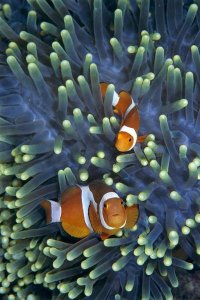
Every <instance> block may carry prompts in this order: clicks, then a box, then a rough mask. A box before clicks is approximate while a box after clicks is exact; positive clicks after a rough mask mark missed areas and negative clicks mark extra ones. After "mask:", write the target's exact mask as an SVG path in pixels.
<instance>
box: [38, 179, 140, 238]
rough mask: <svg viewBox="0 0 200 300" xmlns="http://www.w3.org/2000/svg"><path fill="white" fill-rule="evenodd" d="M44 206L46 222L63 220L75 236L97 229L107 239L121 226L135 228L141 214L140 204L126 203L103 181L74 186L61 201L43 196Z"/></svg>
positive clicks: (66, 230)
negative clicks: (126, 204) (129, 204)
mask: <svg viewBox="0 0 200 300" xmlns="http://www.w3.org/2000/svg"><path fill="white" fill-rule="evenodd" d="M41 206H42V207H43V208H44V210H45V214H46V220H47V223H54V222H60V223H61V226H62V228H63V229H64V231H65V232H66V233H67V234H69V235H71V236H72V237H76V238H84V237H86V236H88V235H89V234H90V233H91V232H95V233H97V234H100V237H101V239H102V240H105V239H106V238H108V237H109V236H110V235H113V234H116V233H117V232H118V231H119V229H120V228H127V229H130V228H132V227H133V226H134V225H135V223H136V222H137V219H138V215H139V209H138V205H133V206H131V207H125V206H124V202H123V200H122V199H121V198H120V197H119V196H118V195H117V194H116V193H115V192H114V191H113V190H112V188H110V187H109V186H107V185H106V184H105V183H103V182H102V181H93V182H91V183H90V184H89V185H88V186H79V185H76V186H73V187H71V188H69V189H67V190H65V191H64V192H63V194H62V196H61V202H60V203H57V202H55V201H51V200H44V201H42V202H41Z"/></svg>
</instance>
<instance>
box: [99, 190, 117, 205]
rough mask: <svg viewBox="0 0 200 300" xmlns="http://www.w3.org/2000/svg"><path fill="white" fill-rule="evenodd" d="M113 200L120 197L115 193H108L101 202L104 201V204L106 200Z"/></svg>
mask: <svg viewBox="0 0 200 300" xmlns="http://www.w3.org/2000/svg"><path fill="white" fill-rule="evenodd" d="M112 198H119V196H118V195H117V194H116V193H114V192H108V193H106V194H104V195H103V197H102V198H101V201H103V203H104V202H105V201H106V200H108V199H112ZM101 201H100V203H101Z"/></svg>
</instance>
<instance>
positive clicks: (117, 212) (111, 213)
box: [103, 198, 127, 228]
mask: <svg viewBox="0 0 200 300" xmlns="http://www.w3.org/2000/svg"><path fill="white" fill-rule="evenodd" d="M126 218H127V215H126V210H125V207H124V202H123V200H122V199H121V198H111V199H108V200H106V201H105V202H104V204H103V219H104V220H105V223H106V224H107V225H108V226H110V227H113V228H121V227H124V226H125V223H126Z"/></svg>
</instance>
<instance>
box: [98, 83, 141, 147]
mask: <svg viewBox="0 0 200 300" xmlns="http://www.w3.org/2000/svg"><path fill="white" fill-rule="evenodd" d="M108 85H109V84H108V83H101V84H100V89H101V94H102V97H103V98H104V97H105V94H106V90H107V88H108ZM112 105H113V107H114V112H115V113H116V114H117V115H119V116H120V117H121V118H122V122H121V127H120V130H119V132H118V134H117V136H116V139H115V147H116V148H117V150H118V151H121V152H127V151H130V150H132V149H133V147H134V146H135V144H136V143H142V142H144V140H145V138H146V136H140V137H138V135H137V134H138V130H139V127H140V116H139V111H138V107H137V105H136V104H135V102H134V100H133V99H132V97H131V96H130V95H129V94H128V93H127V92H125V91H121V92H120V93H119V95H118V94H117V93H116V92H115V91H114V94H113V101H112Z"/></svg>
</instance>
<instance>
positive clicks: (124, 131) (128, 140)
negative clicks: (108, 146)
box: [115, 126, 137, 152]
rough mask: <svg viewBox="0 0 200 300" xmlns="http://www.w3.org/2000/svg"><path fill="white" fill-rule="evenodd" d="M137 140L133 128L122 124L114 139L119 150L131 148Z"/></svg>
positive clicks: (125, 150) (124, 150)
mask: <svg viewBox="0 0 200 300" xmlns="http://www.w3.org/2000/svg"><path fill="white" fill-rule="evenodd" d="M136 141H137V133H136V131H135V130H134V129H133V128H130V127H127V126H122V128H121V130H120V131H119V132H118V134H117V136H116V140H115V147H116V148H117V150H118V151H120V152H127V151H130V150H131V149H133V147H134V146H135V144H136Z"/></svg>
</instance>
